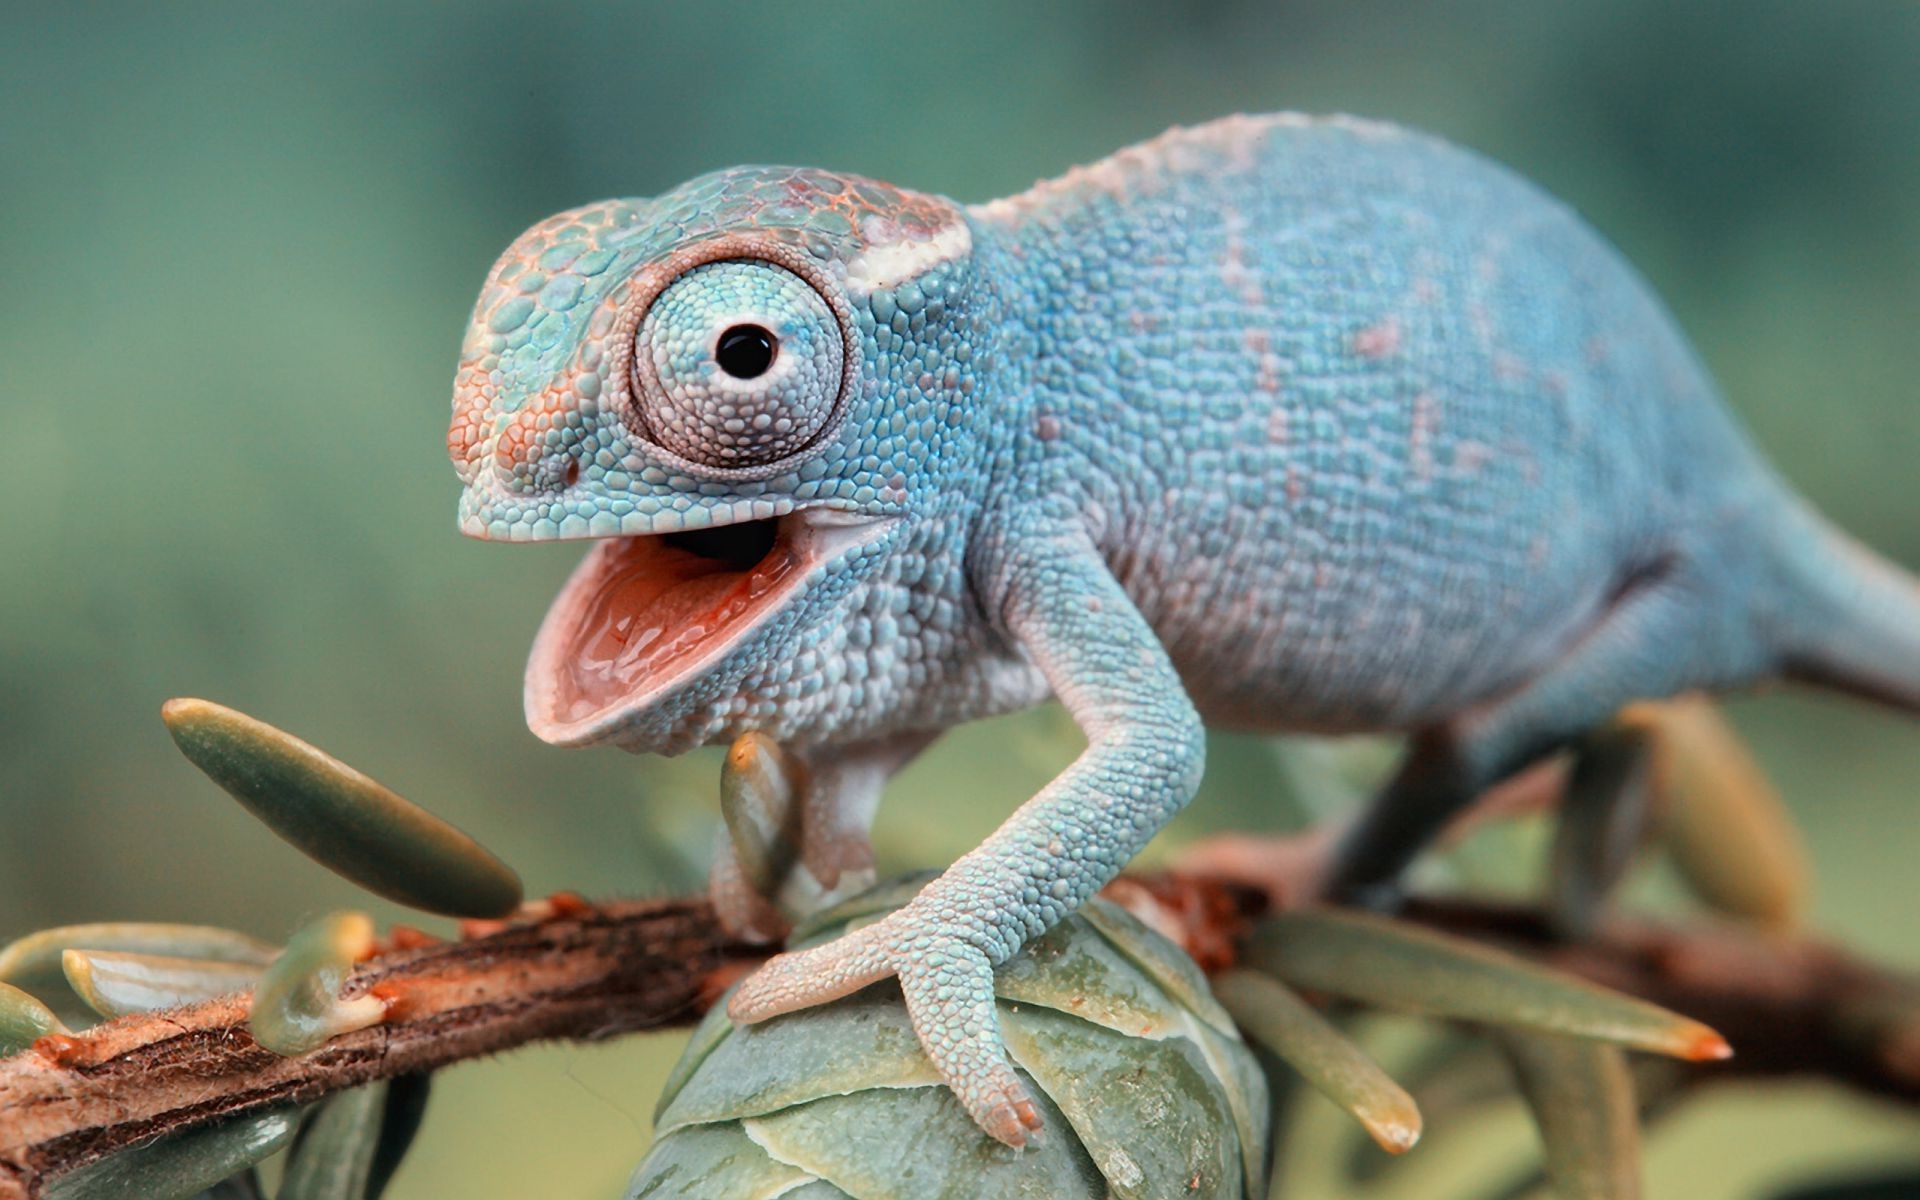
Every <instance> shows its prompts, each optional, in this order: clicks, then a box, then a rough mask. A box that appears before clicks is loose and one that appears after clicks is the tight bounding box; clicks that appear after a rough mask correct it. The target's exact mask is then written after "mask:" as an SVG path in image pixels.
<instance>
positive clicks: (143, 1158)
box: [40, 1108, 299, 1200]
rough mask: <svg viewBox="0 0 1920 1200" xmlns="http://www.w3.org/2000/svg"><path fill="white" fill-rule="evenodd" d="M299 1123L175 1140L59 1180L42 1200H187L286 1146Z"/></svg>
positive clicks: (246, 1120)
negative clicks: (130, 1199) (138, 1198)
mask: <svg viewBox="0 0 1920 1200" xmlns="http://www.w3.org/2000/svg"><path fill="white" fill-rule="evenodd" d="M298 1122H299V1112H298V1110H297V1109H292V1108H281V1109H274V1110H273V1111H271V1112H265V1113H261V1114H258V1115H256V1116H251V1117H241V1118H238V1119H235V1120H230V1121H223V1122H221V1123H219V1124H217V1125H210V1126H207V1127H205V1128H201V1129H191V1130H188V1131H186V1132H184V1133H178V1134H174V1135H173V1136H172V1137H168V1138H163V1139H162V1140H160V1141H158V1142H152V1143H149V1144H147V1145H144V1146H138V1147H135V1148H134V1149H131V1150H122V1151H120V1152H119V1153H117V1154H112V1155H109V1156H107V1157H106V1158H103V1159H101V1160H100V1161H99V1162H95V1163H89V1164H88V1165H87V1166H84V1167H81V1168H80V1169H79V1170H77V1171H71V1172H69V1173H67V1174H65V1175H61V1176H59V1177H57V1178H55V1179H54V1180H53V1182H51V1183H49V1184H48V1185H47V1186H46V1188H45V1189H43V1190H42V1191H41V1193H40V1196H41V1200H127V1198H128V1197H130V1196H138V1197H140V1200H185V1197H188V1196H192V1195H195V1194H196V1193H199V1192H202V1191H205V1190H206V1189H208V1188H210V1187H213V1186H214V1185H216V1184H218V1183H220V1182H221V1181H222V1180H224V1179H226V1178H228V1177H229V1176H232V1175H237V1174H239V1173H240V1172H242V1171H244V1170H246V1169H247V1168H248V1167H251V1166H253V1165H254V1164H255V1163H257V1162H259V1161H261V1160H262V1159H264V1158H266V1157H267V1156H268V1155H270V1154H272V1153H273V1152H274V1151H276V1150H278V1149H280V1148H281V1147H282V1146H285V1145H286V1144H287V1143H288V1142H289V1141H291V1140H292V1139H293V1130H294V1126H295V1125H296V1124H298Z"/></svg>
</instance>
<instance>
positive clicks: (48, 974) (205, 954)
mask: <svg viewBox="0 0 1920 1200" xmlns="http://www.w3.org/2000/svg"><path fill="white" fill-rule="evenodd" d="M68 950H111V951H115V952H117V953H125V954H164V955H171V956H175V957H179V958H203V959H211V960H213V961H215V962H226V963H250V964H252V965H254V966H265V965H266V964H267V963H269V962H272V961H273V956H274V955H276V954H278V953H279V952H280V948H279V947H278V946H274V945H271V944H269V943H267V942H263V941H261V940H260V939H259V938H255V937H249V936H247V935H246V934H244V933H240V932H237V931H235V930H232V929H221V928H219V927H217V926H213V925H168V924H158V923H147V922H137V921H105V922H100V923H97V924H92V925H62V926H59V927H58V928H55V929H43V930H41V931H40V932H38V933H30V934H28V935H27V936H25V937H23V938H20V939H18V940H16V941H14V942H12V943H10V944H8V946H7V947H6V948H5V949H4V950H0V982H4V983H11V984H13V985H15V986H16V987H23V988H26V989H28V990H29V991H36V992H39V991H47V990H49V989H53V988H60V989H64V988H65V987H66V972H65V968H64V966H63V965H62V963H61V956H62V955H64V954H65V953H66V952H67V951H68Z"/></svg>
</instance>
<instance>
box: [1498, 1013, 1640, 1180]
mask: <svg viewBox="0 0 1920 1200" xmlns="http://www.w3.org/2000/svg"><path fill="white" fill-rule="evenodd" d="M1495 1036H1496V1037H1497V1038H1498V1039H1499V1041H1500V1044H1501V1046H1502V1047H1503V1048H1504V1049H1505V1050H1506V1052H1507V1056H1508V1057H1509V1058H1510V1059H1511V1060H1512V1062H1513V1067H1514V1073H1515V1075H1517V1076H1518V1077H1519V1080H1520V1091H1521V1093H1522V1094H1523V1095H1524V1096H1525V1097H1526V1099H1527V1106H1528V1107H1529V1108H1531V1109H1532V1110H1533V1119H1534V1123H1535V1124H1536V1125H1538V1126H1539V1127H1540V1141H1541V1145H1542V1147H1543V1148H1544V1150H1545V1158H1546V1168H1547V1178H1548V1180H1549V1181H1551V1183H1552V1184H1553V1191H1554V1194H1555V1195H1556V1196H1558V1197H1560V1200H1637V1198H1638V1197H1639V1195H1640V1122H1639V1111H1638V1109H1637V1108H1636V1106H1635V1103H1634V1096H1633V1075H1632V1074H1631V1073H1630V1072H1629V1071H1628V1070H1627V1060H1626V1055H1625V1054H1623V1053H1622V1052H1621V1051H1620V1049H1619V1047H1617V1046H1609V1045H1606V1044H1604V1043H1600V1042H1592V1041H1587V1040H1584V1039H1580V1038H1567V1037H1556V1036H1553V1035H1550V1034H1537V1033H1517V1032H1514V1031H1512V1030H1505V1031H1499V1032H1497V1033H1496V1034H1495Z"/></svg>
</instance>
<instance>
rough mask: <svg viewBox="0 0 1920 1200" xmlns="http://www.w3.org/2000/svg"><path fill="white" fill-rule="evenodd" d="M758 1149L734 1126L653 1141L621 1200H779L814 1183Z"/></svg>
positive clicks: (697, 1128)
mask: <svg viewBox="0 0 1920 1200" xmlns="http://www.w3.org/2000/svg"><path fill="white" fill-rule="evenodd" d="M815 1178H816V1177H815V1176H812V1175H809V1174H808V1173H807V1172H805V1171H803V1170H801V1169H800V1168H799V1167H796V1166H794V1165H792V1164H791V1163H785V1162H780V1161H778V1160H776V1159H775V1158H773V1157H772V1156H770V1155H769V1154H768V1153H767V1151H765V1150H764V1149H762V1148H761V1147H760V1145H759V1144H758V1142H757V1141H756V1140H755V1139H754V1138H752V1137H750V1136H748V1134H747V1132H746V1130H745V1129H743V1128H741V1126H740V1125H738V1124H736V1123H728V1124H724V1125H694V1126H690V1127H689V1128H686V1129H681V1130H677V1131H675V1132H673V1133H670V1134H667V1135H666V1136H664V1137H660V1138H656V1139H655V1141H654V1143H653V1148H652V1149H651V1150H649V1151H647V1157H646V1158H645V1160H643V1161H642V1162H641V1164H640V1166H639V1168H638V1169H637V1170H635V1171H634V1173H633V1178H632V1179H631V1180H629V1181H628V1183H627V1200H678V1198H679V1197H682V1196H752V1197H756V1198H758V1197H763V1196H765V1197H773V1196H779V1197H782V1200H784V1198H785V1197H788V1196H792V1195H795V1194H797V1193H796V1191H795V1190H792V1189H797V1188H798V1187H800V1186H801V1185H804V1184H806V1183H807V1182H808V1181H809V1180H812V1179H815Z"/></svg>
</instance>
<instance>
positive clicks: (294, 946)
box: [247, 912, 387, 1056]
mask: <svg viewBox="0 0 1920 1200" xmlns="http://www.w3.org/2000/svg"><path fill="white" fill-rule="evenodd" d="M372 949H373V920H372V918H370V917H368V916H367V915H366V914H365V913H358V912H341V913H332V914H330V915H328V916H325V917H322V918H320V919H319V920H318V921H315V922H313V923H312V924H310V925H308V926H306V927H305V928H304V929H302V930H301V931H300V932H299V933H297V934H295V935H294V936H293V940H291V941H289V942H288V943H287V948H286V950H285V951H284V952H282V953H281V955H280V957H279V958H276V959H274V960H273V962H272V964H271V965H269V966H268V967H267V970H266V974H265V975H263V976H262V977H261V980H260V985H259V986H258V987H257V988H255V989H254V993H253V1006H252V1009H251V1011H249V1012H248V1014H247V1028H248V1029H249V1030H250V1031H251V1032H252V1034H253V1038H254V1040H255V1041H257V1042H259V1043H260V1044H261V1045H262V1046H265V1047H266V1048H267V1049H269V1050H271V1051H273V1052H274V1053H275V1054H284V1055H289V1056H291V1055H295V1054H305V1053H307V1052H308V1051H309V1050H314V1049H317V1048H318V1047H319V1046H321V1045H322V1044H323V1043H325V1042H326V1041H327V1040H328V1039H329V1038H334V1037H338V1036H339V1035H341V1034H343V1033H351V1032H352V1031H354V1030H356V1029H365V1028H366V1027H367V1026H369V1025H377V1024H379V1023H380V1021H381V1020H383V1019H384V1018H385V1017H386V1011H387V1006H386V1005H385V1003H383V1002H382V1001H380V1000H379V999H377V998H376V997H373V996H356V997H354V998H353V999H351V1000H344V999H342V998H341V996H340V986H341V984H343V983H345V982H346V978H347V974H348V972H350V971H351V970H352V969H353V964H354V963H356V962H358V961H360V960H361V959H363V958H365V957H366V956H367V955H368V954H369V953H371V952H372Z"/></svg>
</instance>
